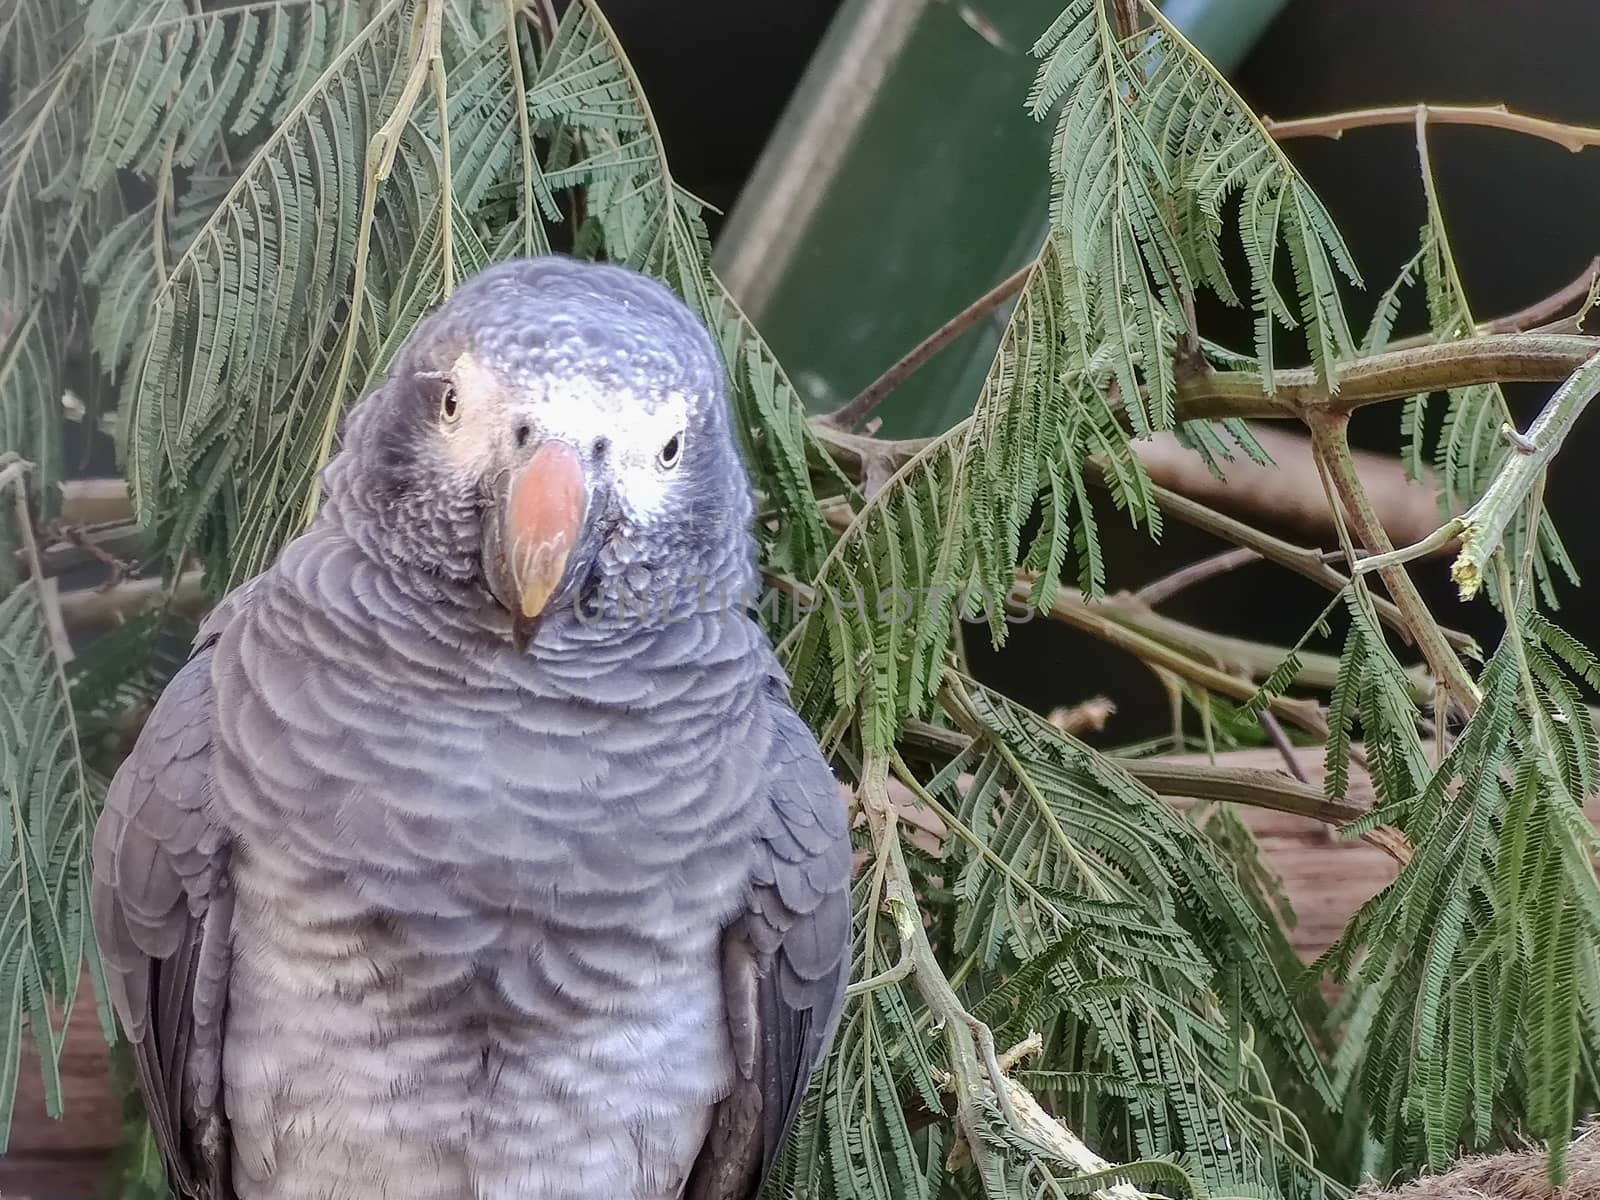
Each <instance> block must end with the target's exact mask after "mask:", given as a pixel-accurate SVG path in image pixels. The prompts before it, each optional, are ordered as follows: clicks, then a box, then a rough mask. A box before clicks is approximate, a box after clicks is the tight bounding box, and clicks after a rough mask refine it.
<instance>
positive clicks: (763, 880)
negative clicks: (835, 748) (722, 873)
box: [685, 695, 850, 1200]
mask: <svg viewBox="0 0 1600 1200" xmlns="http://www.w3.org/2000/svg"><path fill="white" fill-rule="evenodd" d="M768 708H769V711H770V712H771V713H772V722H773V742H772V754H771V757H770V759H769V760H768V763H767V766H766V772H767V779H766V787H765V791H764V795H763V796H762V798H761V801H760V803H761V804H762V810H761V815H760V820H759V824H758V829H759V832H758V835H757V836H758V838H759V841H760V851H761V853H760V855H759V858H758V866H757V869H756V874H755V879H754V887H753V889H752V892H751V898H750V905H749V908H748V910H747V911H746V912H745V913H744V914H742V915H741V916H740V917H738V918H736V919H735V921H734V922H733V923H732V925H730V926H729V928H728V930H727V932H726V934H725V935H724V938H723V949H722V955H723V963H722V973H723V991H724V997H725V1003H726V1007H727V1017H728V1026H729V1033H730V1035H731V1040H732V1044H733V1051H734V1062H735V1066H736V1077H735V1080H734V1087H733V1092H732V1093H731V1094H730V1095H729V1096H728V1097H727V1098H726V1099H725V1100H723V1101H722V1102H721V1103H719V1104H718V1105H717V1108H716V1111H715V1113H714V1115H713V1117H712V1124H711V1130H710V1132H709V1133H708V1134H707V1136H706V1141H705V1144H704V1145H703V1146H702V1148H701V1151H700V1156H699V1158H698V1159H697V1160H696V1162H695V1166H694V1170H693V1172H692V1173H691V1175H690V1178H689V1184H688V1188H687V1191H686V1192H685V1196H686V1197H687V1200H751V1198H753V1197H754V1196H755V1195H756V1194H757V1192H759V1191H760V1189H761V1186H762V1184H763V1182H764V1181H765V1179H766V1177H767V1174H768V1173H769V1172H770V1171H771V1169H772V1164H773V1162H774V1161H775V1159H776V1157H777V1153H778V1147H779V1146H780V1144H781V1143H782V1142H783V1139H784V1137H785V1136H786V1135H787V1134H788V1132H789V1130H790V1129H791V1128H792V1127H793V1125H794V1122H795V1118H796V1117H798V1116H799V1113H800V1104H801V1101H802V1100H803V1099H804V1097H805V1092H806V1087H807V1085H808V1084H809V1082H810V1080H811V1076H812V1073H813V1072H814V1071H815V1070H816V1068H817V1066H818V1065H819V1064H820V1062H821V1060H822V1057H823V1055H824V1054H826V1053H827V1049H828V1045H829V1043H830V1042H831V1041H832V1040H833V1035H834V1031H835V1029H836V1027H837V1025H838V1022H839V1013H840V1010H841V1009H842V1008H843V1006H844V989H845V982H846V980H847V978H848V977H849V974H850V836H849V830H848V828H847V822H846V814H845V806H844V804H843V803H842V802H841V800H840V797H839V785H838V783H837V781H836V780H835V779H834V777H833V772H832V771H831V770H829V768H828V764H827V761H826V760H825V759H824V758H823V756H822V752H821V751H820V750H819V749H818V747H817V743H816V740H815V739H814V738H813V737H812V736H811V732H810V730H808V729H807V728H806V726H805V723H804V722H802V721H801V719H800V717H799V716H798V715H797V714H796V713H795V712H794V710H793V709H791V708H790V707H789V705H788V703H787V701H786V699H784V698H783V697H782V696H781V695H772V696H770V697H769V703H768Z"/></svg>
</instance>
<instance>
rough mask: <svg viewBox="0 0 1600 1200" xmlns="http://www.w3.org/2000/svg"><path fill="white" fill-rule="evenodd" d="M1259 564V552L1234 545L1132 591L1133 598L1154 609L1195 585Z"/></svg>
mask: <svg viewBox="0 0 1600 1200" xmlns="http://www.w3.org/2000/svg"><path fill="white" fill-rule="evenodd" d="M1260 561H1261V552H1260V551H1259V550H1251V549H1250V548H1249V547H1247V546H1235V547H1234V548H1233V549H1232V550H1224V551H1222V553H1220V554H1213V555H1212V556H1211V557H1210V558H1202V559H1201V560H1200V561H1199V562H1192V563H1190V564H1189V565H1188V566H1185V567H1179V568H1178V569H1177V570H1176V571H1173V572H1171V573H1170V574H1167V575H1163V576H1162V577H1161V578H1160V579H1156V580H1152V581H1151V582H1149V583H1147V584H1145V585H1144V586H1143V587H1142V588H1140V589H1139V590H1138V591H1136V592H1134V593H1133V598H1134V599H1135V600H1137V601H1138V602H1139V603H1140V604H1144V605H1147V606H1149V607H1150V608H1157V607H1159V606H1160V605H1162V604H1165V603H1166V602H1167V601H1168V600H1171V599H1172V598H1173V597H1174V596H1176V595H1177V594H1178V593H1179V592H1182V591H1184V590H1186V589H1188V588H1191V587H1193V586H1194V585H1195V584H1197V583H1204V582H1205V581H1206V580H1208V579H1215V578H1216V577H1217V576H1219V575H1226V574H1227V573H1228V572H1230V571H1234V570H1237V569H1238V568H1240V567H1242V566H1244V565H1245V564H1246V563H1253V562H1260Z"/></svg>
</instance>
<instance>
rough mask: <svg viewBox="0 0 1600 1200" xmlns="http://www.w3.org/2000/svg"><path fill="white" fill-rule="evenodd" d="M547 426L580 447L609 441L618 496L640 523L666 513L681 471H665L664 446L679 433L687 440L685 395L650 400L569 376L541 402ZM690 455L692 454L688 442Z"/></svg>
mask: <svg viewBox="0 0 1600 1200" xmlns="http://www.w3.org/2000/svg"><path fill="white" fill-rule="evenodd" d="M539 413H540V417H541V418H542V419H541V424H542V425H543V427H544V428H545V429H546V430H548V432H549V433H550V435H551V436H554V437H561V438H565V439H568V440H570V441H571V442H572V443H573V444H574V445H576V446H579V447H586V446H592V445H593V444H594V442H595V440H596V439H597V438H604V439H605V441H606V446H607V449H606V462H607V464H608V466H609V468H610V472H611V478H612V482H613V485H614V486H615V488H616V493H617V499H618V500H619V501H620V502H621V504H622V507H623V510H624V511H625V512H626V513H627V514H628V515H629V516H630V517H631V518H632V519H634V520H636V521H648V520H649V519H650V518H651V517H653V516H655V515H657V514H659V513H662V512H664V511H666V509H667V508H668V506H669V504H670V497H671V495H672V492H673V490H674V489H675V488H676V486H677V482H678V479H679V478H680V472H678V471H669V470H663V469H662V467H661V463H660V455H661V448H662V447H663V446H665V445H666V444H667V442H668V440H670V439H671V438H672V436H673V435H674V434H677V435H678V436H679V438H680V439H681V438H683V437H684V434H685V432H686V428H687V426H688V420H689V399H688V397H687V396H684V395H682V394H681V393H668V394H667V395H664V396H656V397H652V403H651V404H646V403H645V402H644V401H643V400H642V399H641V398H639V397H638V396H635V395H632V394H628V393H623V392H619V391H617V390H616V389H615V388H606V387H602V386H600V385H599V384H597V383H596V382H594V381H593V380H591V379H585V378H582V377H578V378H573V379H565V380H562V381H561V383H559V384H557V385H554V386H552V387H551V388H550V391H549V395H548V401H547V403H546V404H545V405H543V406H541V408H540V410H539ZM683 451H684V453H686V454H687V453H692V452H693V451H692V447H690V446H689V445H688V444H687V442H685V443H684V444H683Z"/></svg>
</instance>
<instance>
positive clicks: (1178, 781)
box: [905, 718, 1411, 863]
mask: <svg viewBox="0 0 1600 1200" xmlns="http://www.w3.org/2000/svg"><path fill="white" fill-rule="evenodd" d="M905 736H906V740H907V742H908V743H909V744H911V745H916V746H921V747H925V748H926V749H927V750H929V751H931V752H934V753H937V754H938V755H940V756H941V757H943V756H952V757H953V756H954V755H957V754H960V753H961V752H962V751H964V750H966V749H967V747H968V745H969V742H970V738H969V736H968V735H967V734H965V733H962V732H960V731H958V730H954V729H944V728H941V727H940V726H938V725H933V724H930V723H928V722H926V721H921V720H917V719H916V718H912V719H911V720H909V721H907V722H906V725H905ZM1262 753H1264V752H1263V751H1257V750H1241V751H1234V752H1231V753H1229V754H1222V755H1219V756H1218V759H1219V760H1220V762H1209V763H1197V762H1180V761H1177V760H1175V759H1173V758H1171V757H1169V756H1159V757H1154V758H1121V757H1113V758H1112V759H1111V760H1110V761H1111V762H1113V763H1115V764H1116V766H1117V767H1119V768H1120V769H1122V770H1123V771H1126V772H1127V773H1128V774H1129V775H1130V776H1132V777H1133V778H1134V779H1136V780H1138V781H1139V782H1140V783H1141V784H1143V785H1144V786H1145V787H1147V788H1149V789H1150V790H1151V791H1152V792H1155V793H1156V794H1157V795H1158V796H1161V797H1162V798H1163V799H1166V800H1169V801H1172V800H1215V801H1219V802H1222V803H1227V804H1242V805H1244V806H1246V807H1247V808H1261V809H1268V810H1270V811H1272V812H1281V813H1287V814H1289V815H1290V816H1296V817H1306V818H1309V819H1310V820H1313V821H1320V822H1322V823H1323V824H1324V825H1328V826H1331V827H1333V828H1338V827H1340V826H1343V825H1348V824H1349V823H1350V822H1351V821H1354V820H1356V819H1358V818H1360V817H1364V816H1367V815H1369V813H1370V812H1371V803H1370V800H1371V790H1370V787H1368V785H1367V784H1366V783H1365V782H1364V781H1360V780H1359V779H1353V780H1352V783H1351V792H1352V795H1353V796H1355V797H1356V798H1355V799H1346V800H1330V799H1329V798H1328V797H1327V796H1326V795H1324V794H1323V791H1322V789H1321V788H1320V787H1318V786H1317V785H1315V784H1311V783H1301V782H1300V781H1299V780H1297V779H1291V778H1290V777H1289V776H1287V775H1285V774H1283V772H1281V771H1274V770H1269V769H1267V768H1265V767H1256V766H1248V767H1247V766H1240V765H1237V760H1239V759H1241V758H1242V759H1247V760H1250V761H1260V755H1261V754H1262ZM1295 754H1296V755H1297V756H1304V757H1305V758H1306V759H1307V762H1308V763H1311V764H1312V765H1313V767H1314V766H1315V763H1317V762H1318V761H1320V759H1321V756H1322V748H1321V747H1320V746H1319V747H1306V748H1301V749H1297V750H1296V751H1295ZM1313 756H1314V757H1313ZM1302 769H1304V768H1302ZM1362 841H1365V842H1368V843H1370V844H1371V845H1373V846H1377V847H1378V848H1379V849H1381V850H1383V851H1384V853H1386V854H1388V855H1389V856H1390V857H1392V858H1394V859H1395V861H1396V862H1400V863H1405V862H1407V861H1409V860H1410V858H1411V845H1410V843H1409V842H1407V841H1406V839H1405V836H1404V835H1403V834H1401V833H1400V832H1399V831H1398V830H1395V829H1392V828H1390V827H1388V826H1379V827H1378V828H1377V829H1374V830H1373V831H1371V833H1369V834H1366V835H1364V836H1363V837H1362Z"/></svg>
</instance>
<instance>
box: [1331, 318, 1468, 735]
mask: <svg viewBox="0 0 1600 1200" xmlns="http://www.w3.org/2000/svg"><path fill="white" fill-rule="evenodd" d="M1458 344H1459V343H1458ZM1307 424H1308V425H1309V426H1310V429H1311V439H1312V441H1313V442H1314V443H1315V444H1316V447H1317V453H1318V456H1319V458H1320V459H1321V461H1322V465H1323V467H1324V468H1325V469H1326V470H1327V472H1328V476H1329V479H1330V480H1331V482H1332V485H1333V488H1334V490H1335V491H1336V492H1338V494H1339V500H1340V503H1341V504H1342V505H1343V507H1344V510H1345V516H1346V518H1347V519H1348V520H1349V522H1350V525H1351V528H1352V529H1353V530H1354V531H1355V534H1356V536H1357V537H1358V538H1360V539H1361V542H1362V544H1363V546H1364V547H1365V549H1366V551H1367V552H1368V553H1369V554H1389V553H1392V552H1393V550H1394V545H1393V544H1392V543H1391V542H1390V541H1389V535H1388V534H1386V533H1385V532H1384V531H1383V525H1382V523H1381V522H1380V521H1379V520H1378V515H1377V513H1375V512H1374V511H1373V508H1372V501H1371V500H1370V499H1368V497H1367V492H1366V489H1365V488H1364V487H1363V486H1362V484H1361V476H1360V475H1358V474H1357V473H1356V469H1355V464H1354V463H1353V462H1352V461H1351V458H1350V439H1349V426H1350V418H1349V416H1348V415H1347V414H1344V413H1316V414H1313V415H1311V416H1309V417H1308V418H1307ZM1351 569H1352V570H1353V569H1355V564H1351ZM1378 578H1380V579H1382V580H1383V586H1384V587H1385V588H1387V589H1388V591H1389V595H1390V596H1391V597H1393V598H1394V602H1395V604H1396V606H1397V607H1398V608H1399V609H1400V613H1401V616H1402V617H1403V618H1404V619H1405V624H1406V630H1407V631H1408V632H1409V633H1410V635H1411V638H1412V640H1413V641H1414V642H1415V643H1416V646H1417V649H1418V650H1420V651H1421V652H1422V657H1423V658H1424V659H1425V660H1427V663H1428V669H1429V670H1430V671H1431V672H1432V673H1433V676H1434V678H1435V679H1438V680H1440V681H1442V682H1443V683H1444V685H1445V687H1446V688H1447V689H1448V690H1449V691H1450V693H1451V694H1452V695H1453V696H1454V698H1455V699H1456V701H1457V702H1458V703H1459V704H1461V705H1462V707H1463V708H1464V709H1465V711H1466V712H1467V713H1468V714H1469V715H1470V714H1471V713H1472V712H1473V711H1475V710H1476V708H1477V706H1478V700H1479V693H1478V687H1477V685H1476V684H1475V683H1474V682H1473V680H1472V676H1471V675H1470V674H1469V673H1468V672H1467V669H1466V667H1464V666H1463V665H1462V663H1461V660H1460V659H1459V658H1458V657H1456V653H1455V651H1454V650H1452V649H1451V647H1450V643H1449V641H1448V640H1447V639H1446V638H1445V636H1444V631H1443V630H1441V629H1440V628H1439V625H1438V622H1436V621H1435V620H1434V619H1433V614H1432V613H1431V612H1429V611H1428V606H1427V605H1426V604H1425V603H1424V602H1423V599H1422V596H1421V595H1420V594H1419V593H1418V591H1417V586H1416V584H1414V583H1412V582H1411V576H1410V575H1408V574H1407V573H1406V569H1405V567H1404V566H1403V565H1400V564H1398V563H1395V564H1391V565H1389V566H1386V567H1379V568H1378Z"/></svg>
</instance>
